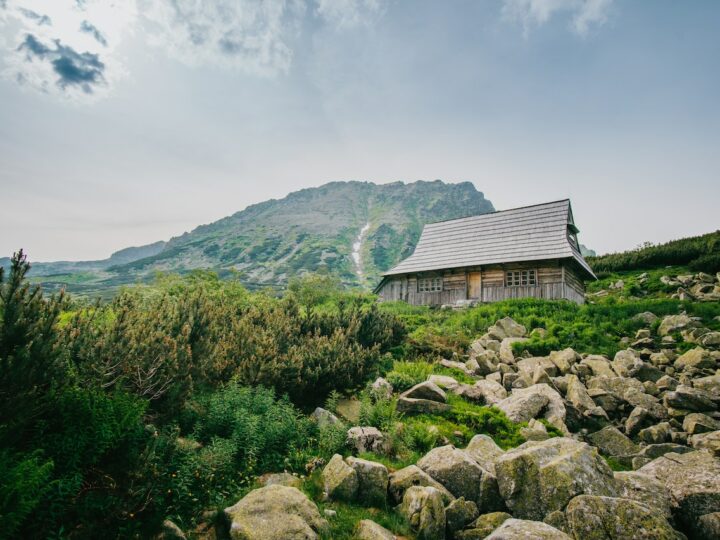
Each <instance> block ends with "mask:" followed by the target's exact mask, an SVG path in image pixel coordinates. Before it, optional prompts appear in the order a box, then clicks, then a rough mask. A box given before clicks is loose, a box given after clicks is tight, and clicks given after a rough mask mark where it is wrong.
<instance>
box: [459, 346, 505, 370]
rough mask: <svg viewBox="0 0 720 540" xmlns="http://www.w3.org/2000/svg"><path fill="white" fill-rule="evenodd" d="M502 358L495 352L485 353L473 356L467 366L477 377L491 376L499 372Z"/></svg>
mask: <svg viewBox="0 0 720 540" xmlns="http://www.w3.org/2000/svg"><path fill="white" fill-rule="evenodd" d="M499 362H500V357H499V356H498V353H496V352H495V351H483V352H481V353H478V354H476V355H473V356H472V357H471V358H470V360H468V361H467V362H466V363H465V366H466V367H467V368H468V369H469V370H470V371H471V372H472V373H474V374H475V375H489V374H490V373H494V372H495V371H497V365H498V363H499Z"/></svg>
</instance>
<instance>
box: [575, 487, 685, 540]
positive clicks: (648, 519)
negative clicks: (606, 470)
mask: <svg viewBox="0 0 720 540" xmlns="http://www.w3.org/2000/svg"><path fill="white" fill-rule="evenodd" d="M565 515H566V516H567V521H568V527H569V528H570V531H571V532H572V534H573V536H574V537H575V538H582V539H583V540H676V539H677V535H676V533H675V531H674V530H673V528H672V526H671V525H670V524H669V523H668V521H667V519H665V516H663V514H662V513H661V512H660V511H659V510H656V509H652V508H650V507H648V506H646V505H645V504H642V503H639V502H637V501H633V500H630V499H623V498H613V497H598V496H594V495H580V496H578V497H575V498H574V499H573V500H572V501H570V503H569V504H568V506H567V509H566V510H565Z"/></svg>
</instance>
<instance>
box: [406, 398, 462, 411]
mask: <svg viewBox="0 0 720 540" xmlns="http://www.w3.org/2000/svg"><path fill="white" fill-rule="evenodd" d="M395 408H396V410H397V411H398V412H401V413H406V414H442V413H444V412H447V411H449V410H450V405H448V404H447V403H440V402H439V401H431V400H429V399H414V398H407V397H400V398H398V400H397V404H396V405H395Z"/></svg>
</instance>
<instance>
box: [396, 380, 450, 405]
mask: <svg viewBox="0 0 720 540" xmlns="http://www.w3.org/2000/svg"><path fill="white" fill-rule="evenodd" d="M400 397H403V398H412V399H427V400H430V401H439V402H440V403H445V402H446V401H447V394H446V393H445V391H444V390H443V389H442V388H440V387H439V386H438V385H437V384H435V383H434V382H432V381H425V382H421V383H420V384H416V385H415V386H413V387H412V388H410V389H409V390H405V391H404V392H403V393H402V394H400Z"/></svg>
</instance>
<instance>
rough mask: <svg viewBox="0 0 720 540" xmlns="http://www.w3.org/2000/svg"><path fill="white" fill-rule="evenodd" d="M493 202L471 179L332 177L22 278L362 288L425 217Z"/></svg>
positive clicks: (85, 284)
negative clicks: (301, 282)
mask: <svg viewBox="0 0 720 540" xmlns="http://www.w3.org/2000/svg"><path fill="white" fill-rule="evenodd" d="M493 210H494V208H493V205H492V203H491V202H490V201H488V200H486V199H485V197H484V195H483V193H482V192H479V191H477V190H476V189H475V186H474V185H473V184H472V183H470V182H463V183H459V184H448V183H444V182H442V181H440V180H435V181H433V182H426V181H418V182H413V183H409V184H405V183H402V182H395V183H392V184H382V185H377V184H373V183H370V182H357V181H353V182H332V183H329V184H325V185H323V186H321V187H317V188H309V189H303V190H300V191H297V192H294V193H291V194H289V195H288V196H287V197H285V198H283V199H278V200H276V199H271V200H268V201H265V202H262V203H259V204H255V205H252V206H249V207H247V208H246V209H244V210H242V211H240V212H237V213H235V214H233V215H232V216H228V217H226V218H223V219H221V220H219V221H216V222H214V223H210V224H208V225H201V226H199V227H197V228H196V229H194V230H193V231H191V232H188V233H185V234H183V235H181V236H177V237H175V238H172V239H171V240H170V241H169V242H167V243H164V242H158V243H155V244H151V245H149V246H144V247H142V248H129V249H127V250H121V251H119V252H117V253H115V254H113V256H112V257H111V258H110V259H106V260H104V261H88V262H74V263H72V262H61V263H39V264H37V265H36V266H34V267H33V271H32V273H31V276H33V277H34V279H35V281H39V282H42V283H44V284H45V285H46V286H48V288H49V289H51V290H52V289H57V288H59V287H61V286H63V285H67V288H68V289H69V290H71V291H74V292H85V293H87V294H94V293H96V292H97V291H102V290H103V289H107V288H109V287H110V288H112V287H116V286H117V285H121V284H125V283H133V282H136V281H144V280H147V279H149V278H150V277H151V276H152V275H154V273H155V272H156V271H167V272H179V273H185V272H188V271H191V270H195V269H210V270H215V271H218V272H219V273H220V274H225V273H227V272H228V271H231V270H232V271H235V272H237V273H238V274H239V276H240V279H241V280H242V281H243V282H244V283H245V284H246V285H247V286H248V287H251V288H255V287H261V286H271V287H282V286H284V285H285V284H286V283H287V280H288V279H290V278H292V277H293V276H298V275H302V274H303V273H306V272H329V273H331V274H333V275H336V276H338V277H339V278H340V279H341V281H342V282H343V283H345V284H346V285H351V286H358V285H359V286H363V287H369V286H371V285H373V284H374V283H376V281H377V279H378V278H379V275H380V274H381V273H382V272H383V271H384V270H386V269H388V268H390V267H391V266H393V265H394V264H396V263H397V262H399V261H400V260H401V259H403V258H404V257H406V256H407V255H409V254H410V253H412V250H413V249H414V247H415V244H416V242H417V240H418V238H419V236H420V232H421V231H422V227H423V225H424V224H425V223H428V222H432V221H439V220H444V219H452V218H457V217H462V216H467V215H476V214H481V213H485V212H492V211H493ZM361 233H362V234H361ZM58 274H60V275H58ZM43 276H46V277H43Z"/></svg>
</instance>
